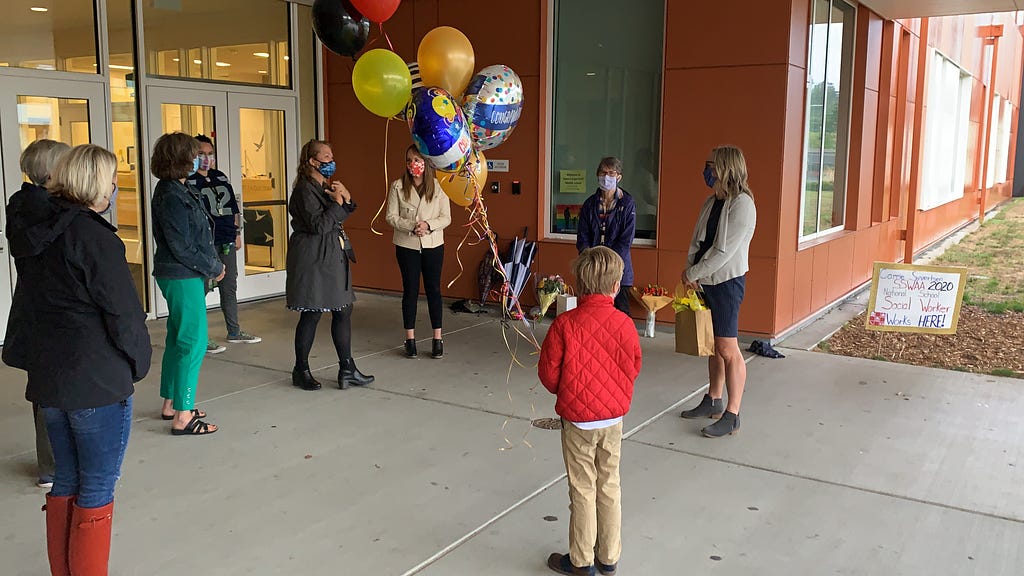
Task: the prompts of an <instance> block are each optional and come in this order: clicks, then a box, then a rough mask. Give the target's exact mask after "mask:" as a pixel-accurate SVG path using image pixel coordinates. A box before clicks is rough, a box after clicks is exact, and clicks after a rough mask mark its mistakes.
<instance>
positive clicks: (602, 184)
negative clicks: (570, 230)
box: [576, 156, 636, 316]
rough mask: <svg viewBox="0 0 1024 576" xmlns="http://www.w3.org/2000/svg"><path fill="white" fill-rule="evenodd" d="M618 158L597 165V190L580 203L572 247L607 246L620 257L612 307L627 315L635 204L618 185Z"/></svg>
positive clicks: (634, 227)
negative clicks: (574, 245)
mask: <svg viewBox="0 0 1024 576" xmlns="http://www.w3.org/2000/svg"><path fill="white" fill-rule="evenodd" d="M619 180H622V161H621V160H619V159H618V158H616V157H614V156H609V157H607V158H602V159H601V163H600V164H598V165H597V183H598V190H597V192H594V194H593V195H592V196H590V197H589V198H587V199H586V201H584V202H583V208H581V209H580V223H579V227H578V228H577V231H576V250H578V251H580V252H583V251H584V250H586V249H587V248H593V247H594V246H607V247H608V248H611V249H612V250H614V251H615V253H616V254H618V255H619V256H620V257H621V258H622V262H623V264H625V267H624V268H623V270H622V282H621V285H620V287H619V292H618V294H616V295H615V307H616V308H618V309H619V310H622V311H623V312H625V314H626V316H629V315H630V314H629V289H630V288H631V287H632V286H633V260H632V259H631V258H630V257H629V249H630V246H632V245H633V234H634V232H636V204H635V203H634V202H633V197H632V196H630V195H629V193H628V192H626V191H625V190H623V189H622V188H619Z"/></svg>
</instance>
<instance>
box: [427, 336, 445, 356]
mask: <svg viewBox="0 0 1024 576" xmlns="http://www.w3.org/2000/svg"><path fill="white" fill-rule="evenodd" d="M430 356H431V357H432V358H441V357H443V356H444V340H442V339H440V338H434V340H433V342H432V343H431V347H430Z"/></svg>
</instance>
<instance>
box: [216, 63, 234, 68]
mask: <svg viewBox="0 0 1024 576" xmlns="http://www.w3.org/2000/svg"><path fill="white" fill-rule="evenodd" d="M213 64H214V66H220V67H221V68H227V67H228V66H231V64H228V63H227V62H214V63H213Z"/></svg>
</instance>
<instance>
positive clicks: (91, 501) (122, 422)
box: [43, 396, 132, 508]
mask: <svg viewBox="0 0 1024 576" xmlns="http://www.w3.org/2000/svg"><path fill="white" fill-rule="evenodd" d="M43 416H44V417H45V418H46V431H47V433H48V434H49V436H50V445H51V446H52V447H53V456H54V460H55V461H56V463H57V473H56V475H55V477H54V479H53V489H52V490H51V491H50V494H51V495H52V496H74V495H76V494H77V495H78V501H77V502H76V504H77V505H78V507H79V508H100V507H102V506H106V505H107V504H110V503H111V502H113V501H114V484H116V483H117V479H118V478H119V477H120V475H121V462H123V461H124V451H125V448H126V447H127V446H128V433H129V432H130V431H131V428H132V398H131V396H129V397H128V398H126V399H125V400H122V401H120V402H117V403H114V404H110V405H109V406H101V407H99V408H85V409H83V410H61V409H59V408H48V407H46V406H44V407H43Z"/></svg>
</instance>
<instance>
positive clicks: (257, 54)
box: [252, 52, 270, 58]
mask: <svg viewBox="0 0 1024 576" xmlns="http://www.w3.org/2000/svg"><path fill="white" fill-rule="evenodd" d="M252 55H253V56H259V57H260V58H270V52H253V53H252Z"/></svg>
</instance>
